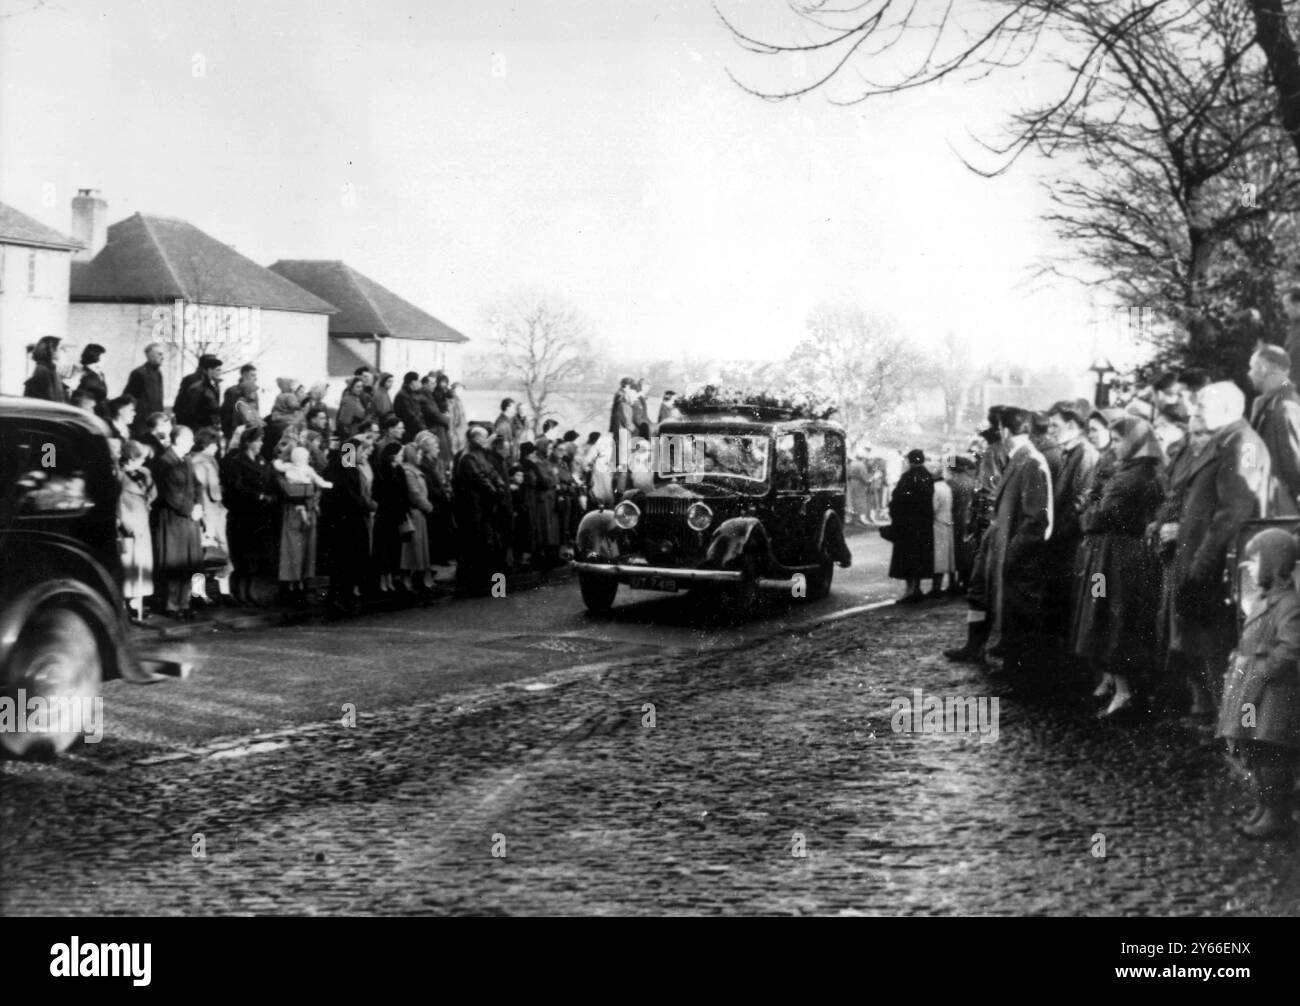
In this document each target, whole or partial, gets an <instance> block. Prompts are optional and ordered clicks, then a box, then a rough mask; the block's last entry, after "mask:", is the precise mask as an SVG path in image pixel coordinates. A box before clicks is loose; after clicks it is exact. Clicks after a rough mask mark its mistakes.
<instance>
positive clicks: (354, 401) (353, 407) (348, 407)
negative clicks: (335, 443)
mask: <svg viewBox="0 0 1300 1006" xmlns="http://www.w3.org/2000/svg"><path fill="white" fill-rule="evenodd" d="M365 389H366V382H365V378H362V377H352V378H349V379H348V386H347V387H346V388H345V389H344V390H343V395H342V397H341V398H340V399H339V414H338V418H337V419H336V420H335V422H334V435H335V436H337V437H338V438H339V442H340V443H342V442H343V441H345V440H347V439H348V438H349V437H353V436H355V435H356V433H357V430H358V429H359V428H360V426H361V423H362V422H363V421H364V420H365V419H366V417H367V415H368V413H367V410H366V403H365V401H364V400H363V395H364V393H365Z"/></svg>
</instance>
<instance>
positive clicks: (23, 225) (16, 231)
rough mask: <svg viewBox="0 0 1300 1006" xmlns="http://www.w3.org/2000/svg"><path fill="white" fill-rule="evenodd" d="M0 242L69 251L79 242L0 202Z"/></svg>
mask: <svg viewBox="0 0 1300 1006" xmlns="http://www.w3.org/2000/svg"><path fill="white" fill-rule="evenodd" d="M0 243H4V244H9V245H30V246H32V247H34V248H66V249H68V250H69V251H72V250H73V249H76V248H80V247H81V244H80V243H79V242H77V241H74V240H72V238H70V237H68V236H67V235H66V234H60V233H59V232H58V231H56V230H55V229H54V228H53V227H46V226H45V225H44V224H43V223H41V222H40V221H39V220H36V219H34V218H32V217H29V216H28V215H27V214H26V213H22V212H20V211H18V210H16V209H14V208H13V207H12V206H7V205H5V204H4V203H0Z"/></svg>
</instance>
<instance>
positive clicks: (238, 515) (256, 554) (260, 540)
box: [221, 451, 274, 574]
mask: <svg viewBox="0 0 1300 1006" xmlns="http://www.w3.org/2000/svg"><path fill="white" fill-rule="evenodd" d="M273 473H274V469H272V468H271V466H270V465H269V464H268V463H267V461H266V458H264V457H262V455H261V454H260V453H259V454H258V456H257V458H256V459H254V458H250V457H249V456H248V455H247V454H246V453H244V452H243V451H237V452H235V453H233V454H228V455H226V457H225V459H224V460H223V461H222V463H221V489H222V497H223V500H224V502H225V504H226V540H227V542H228V543H229V545H230V559H231V562H233V563H234V565H235V569H236V571H237V572H239V573H240V574H252V573H256V572H257V571H258V570H259V569H260V568H261V565H262V562H263V560H264V559H266V558H267V554H268V552H269V548H268V546H267V542H268V541H269V540H270V539H271V525H272V516H273V514H272V511H271V490H272V481H271V480H272V475H273Z"/></svg>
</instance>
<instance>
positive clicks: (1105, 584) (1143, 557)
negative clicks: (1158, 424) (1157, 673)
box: [1070, 415, 1164, 717]
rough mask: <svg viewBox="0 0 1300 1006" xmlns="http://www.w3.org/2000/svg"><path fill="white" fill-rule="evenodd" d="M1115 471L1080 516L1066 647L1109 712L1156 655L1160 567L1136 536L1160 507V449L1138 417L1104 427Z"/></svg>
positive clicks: (1129, 694)
mask: <svg viewBox="0 0 1300 1006" xmlns="http://www.w3.org/2000/svg"><path fill="white" fill-rule="evenodd" d="M1110 430H1111V447H1110V450H1111V453H1112V455H1113V456H1114V464H1115V472H1114V474H1113V475H1111V476H1110V477H1109V478H1108V479H1107V480H1106V481H1105V483H1104V484H1103V486H1102V489H1101V492H1100V494H1099V495H1097V496H1095V497H1094V498H1092V499H1091V500H1090V502H1089V504H1088V506H1087V507H1086V509H1085V510H1084V511H1083V514H1082V517H1081V518H1080V527H1081V529H1082V530H1083V541H1082V542H1081V543H1080V545H1079V553H1078V558H1077V560H1076V562H1075V573H1074V576H1075V583H1074V592H1073V593H1074V599H1075V604H1076V608H1077V610H1076V611H1075V613H1074V618H1073V633H1072V635H1071V640H1070V642H1071V652H1072V653H1073V654H1074V655H1075V656H1076V657H1079V658H1081V659H1083V660H1086V661H1087V662H1088V664H1089V666H1090V667H1091V668H1092V670H1093V671H1094V672H1096V673H1097V674H1099V675H1100V676H1101V680H1102V686H1103V688H1102V689H1099V691H1100V692H1101V694H1103V695H1104V694H1106V692H1107V691H1111V690H1113V692H1114V694H1113V697H1112V699H1111V703H1110V705H1109V706H1108V707H1107V709H1106V711H1105V712H1104V713H1102V716H1104V717H1109V716H1114V715H1115V714H1117V713H1119V712H1121V711H1123V710H1125V709H1127V708H1129V707H1130V706H1132V705H1133V690H1132V684H1131V679H1132V678H1133V677H1134V676H1135V674H1138V673H1141V672H1142V671H1144V670H1145V669H1146V668H1148V667H1149V666H1150V664H1151V662H1152V660H1153V659H1154V657H1155V635H1156V608H1157V604H1158V600H1159V595H1160V570H1159V566H1158V564H1157V562H1156V560H1155V557H1154V556H1152V554H1151V551H1150V549H1148V548H1147V546H1146V542H1145V541H1144V540H1143V536H1144V535H1145V533H1146V528H1147V525H1148V524H1149V523H1150V522H1151V519H1152V518H1153V517H1154V516H1155V513H1156V510H1157V508H1158V507H1159V506H1160V500H1161V492H1160V477H1159V470H1160V465H1161V464H1162V462H1163V460H1164V452H1163V451H1161V449H1160V443H1159V441H1157V440H1156V435H1155V431H1154V430H1153V429H1152V428H1151V424H1150V423H1148V422H1147V421H1146V420H1145V419H1141V418H1139V417H1137V416H1132V415H1125V416H1123V417H1122V418H1120V419H1118V420H1117V421H1115V422H1114V423H1113V424H1111V427H1110Z"/></svg>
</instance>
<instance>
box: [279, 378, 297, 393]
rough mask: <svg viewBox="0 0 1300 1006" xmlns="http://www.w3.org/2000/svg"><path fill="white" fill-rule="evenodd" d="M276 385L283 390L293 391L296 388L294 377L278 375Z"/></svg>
mask: <svg viewBox="0 0 1300 1006" xmlns="http://www.w3.org/2000/svg"><path fill="white" fill-rule="evenodd" d="M275 386H276V387H277V388H279V389H280V390H281V391H283V392H292V391H293V390H294V388H295V384H294V380H293V378H292V377H277V378H276V379H275Z"/></svg>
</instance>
